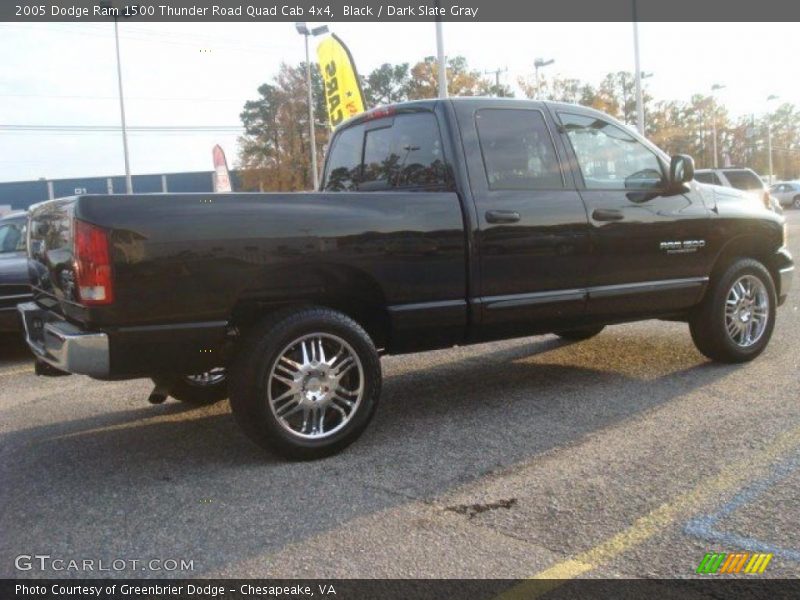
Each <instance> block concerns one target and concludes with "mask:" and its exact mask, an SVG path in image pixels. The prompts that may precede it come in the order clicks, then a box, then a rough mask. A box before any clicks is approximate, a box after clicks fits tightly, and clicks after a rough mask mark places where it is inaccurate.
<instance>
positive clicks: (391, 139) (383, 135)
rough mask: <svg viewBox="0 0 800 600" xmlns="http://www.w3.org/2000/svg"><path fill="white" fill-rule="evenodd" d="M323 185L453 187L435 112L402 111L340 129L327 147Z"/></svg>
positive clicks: (366, 188)
mask: <svg viewBox="0 0 800 600" xmlns="http://www.w3.org/2000/svg"><path fill="white" fill-rule="evenodd" d="M322 189H323V190H324V191H329V192H340V191H401V190H402V191H437V190H438V191H444V190H453V189H455V186H454V183H453V177H452V174H451V172H450V169H449V167H448V166H447V162H446V161H445V157H444V151H443V147H442V138H441V135H440V133H439V126H438V122H437V120H436V116H435V115H434V114H433V113H431V112H414V113H405V114H402V113H401V114H398V115H395V116H393V117H391V118H386V119H381V120H379V121H375V122H369V121H368V122H366V123H360V124H357V125H354V126H352V127H348V128H347V129H345V130H343V131H341V132H339V133H338V135H336V137H335V139H334V141H333V144H332V147H331V151H330V156H329V158H328V162H327V166H326V172H325V176H324V178H323V184H322Z"/></svg>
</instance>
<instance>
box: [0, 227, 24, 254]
mask: <svg viewBox="0 0 800 600" xmlns="http://www.w3.org/2000/svg"><path fill="white" fill-rule="evenodd" d="M26 225H27V221H25V220H22V219H20V220H18V221H6V222H5V223H2V222H0V254H7V253H9V252H22V251H24V250H25V229H26Z"/></svg>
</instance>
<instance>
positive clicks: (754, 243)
mask: <svg viewBox="0 0 800 600" xmlns="http://www.w3.org/2000/svg"><path fill="white" fill-rule="evenodd" d="M773 254H774V251H773V250H771V249H770V248H769V247H767V246H766V245H765V244H764V242H763V240H760V239H759V238H757V237H750V236H747V237H739V238H735V239H733V240H731V241H729V242H728V243H727V244H726V245H725V247H724V248H723V249H722V252H720V253H719V255H718V256H717V259H716V261H715V262H714V268H713V269H712V270H711V281H715V280H716V279H717V278H719V277H720V275H721V274H722V273H724V272H725V269H727V268H728V266H730V264H731V263H732V262H733V261H734V260H736V259H738V258H752V259H755V260H757V261H758V262H760V263H761V264H762V265H764V267H765V268H766V269H767V270H768V271H769V274H770V276H771V277H772V283H773V284H774V285H775V291H776V292H778V285H779V282H780V278H779V273H778V268H777V267H776V266H775V264H774V261H772V260H770V258H771V257H772V255H773Z"/></svg>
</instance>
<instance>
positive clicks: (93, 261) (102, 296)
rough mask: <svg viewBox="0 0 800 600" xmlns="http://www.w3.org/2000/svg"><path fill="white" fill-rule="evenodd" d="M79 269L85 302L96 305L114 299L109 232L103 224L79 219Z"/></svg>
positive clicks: (76, 223)
mask: <svg viewBox="0 0 800 600" xmlns="http://www.w3.org/2000/svg"><path fill="white" fill-rule="evenodd" d="M75 271H76V275H77V280H78V297H79V299H80V301H81V303H83V304H86V305H90V306H96V305H98V304H111V303H112V302H113V301H114V288H113V285H112V279H111V253H110V252H109V251H108V235H107V234H106V232H105V231H104V230H103V229H101V228H100V227H95V226H94V225H90V224H89V223H84V222H83V221H77V220H76V221H75Z"/></svg>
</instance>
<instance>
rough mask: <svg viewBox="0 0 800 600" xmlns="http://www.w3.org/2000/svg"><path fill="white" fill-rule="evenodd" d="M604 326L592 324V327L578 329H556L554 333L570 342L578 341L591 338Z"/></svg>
mask: <svg viewBox="0 0 800 600" xmlns="http://www.w3.org/2000/svg"><path fill="white" fill-rule="evenodd" d="M605 328H606V326H605V325H594V326H592V327H581V328H580V329H567V330H564V331H556V332H555V334H556V335H557V336H558V337H560V338H562V339H565V340H569V341H571V342H579V341H581V340H588V339H589V338H593V337H594V336H596V335H597V334H599V333H600V332H601V331H603V329H605Z"/></svg>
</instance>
